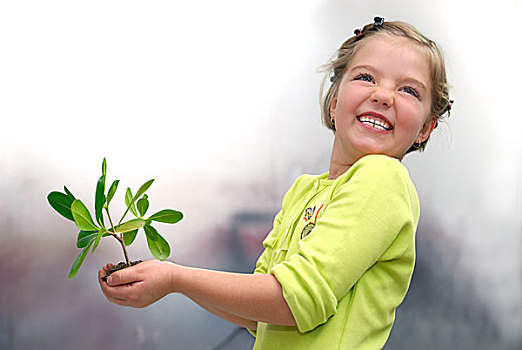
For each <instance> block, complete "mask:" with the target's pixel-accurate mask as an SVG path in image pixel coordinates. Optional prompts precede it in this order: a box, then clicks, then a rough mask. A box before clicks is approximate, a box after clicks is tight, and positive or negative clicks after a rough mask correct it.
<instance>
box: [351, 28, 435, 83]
mask: <svg viewBox="0 0 522 350" xmlns="http://www.w3.org/2000/svg"><path fill="white" fill-rule="evenodd" d="M359 65H364V66H370V67H373V68H375V69H376V70H379V71H383V72H384V73H387V74H394V75H397V76H398V77H400V78H413V79H416V80H419V81H422V82H424V83H425V84H426V86H428V85H431V84H430V82H431V81H430V80H431V79H430V76H431V74H430V73H431V69H430V60H429V55H428V54H427V52H426V50H424V49H423V48H422V47H421V46H420V45H419V44H417V43H415V42H414V41H413V40H411V39H408V38H403V37H397V36H392V35H387V34H381V35H375V36H372V37H369V38H367V39H366V40H364V42H362V43H361V46H360V47H359V48H358V50H357V52H356V53H355V55H354V56H353V57H352V59H351V60H350V63H349V65H348V67H347V69H348V70H350V69H351V68H353V67H355V66H359Z"/></svg>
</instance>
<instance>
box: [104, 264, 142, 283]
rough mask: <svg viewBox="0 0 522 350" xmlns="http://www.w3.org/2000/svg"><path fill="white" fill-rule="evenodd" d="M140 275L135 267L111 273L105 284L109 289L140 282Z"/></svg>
mask: <svg viewBox="0 0 522 350" xmlns="http://www.w3.org/2000/svg"><path fill="white" fill-rule="evenodd" d="M140 281H141V278H140V274H139V273H138V270H137V269H136V268H135V267H128V268H126V269H123V270H119V271H117V272H114V273H112V274H111V275H110V276H109V278H107V284H108V285H109V286H111V287H115V286H122V285H125V284H129V283H135V282H140Z"/></svg>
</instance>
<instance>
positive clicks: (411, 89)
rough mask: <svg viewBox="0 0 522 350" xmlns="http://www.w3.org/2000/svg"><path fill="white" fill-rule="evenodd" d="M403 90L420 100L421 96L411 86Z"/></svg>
mask: <svg viewBox="0 0 522 350" xmlns="http://www.w3.org/2000/svg"><path fill="white" fill-rule="evenodd" d="M401 90H402V91H404V92H405V93H407V94H410V95H412V96H414V97H416V98H420V95H419V93H418V92H417V90H415V88H412V87H411V86H404V87H402V88H401Z"/></svg>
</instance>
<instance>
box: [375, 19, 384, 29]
mask: <svg viewBox="0 0 522 350" xmlns="http://www.w3.org/2000/svg"><path fill="white" fill-rule="evenodd" d="M373 21H374V22H373V29H374V30H377V28H380V27H382V24H383V23H384V18H383V17H374V18H373Z"/></svg>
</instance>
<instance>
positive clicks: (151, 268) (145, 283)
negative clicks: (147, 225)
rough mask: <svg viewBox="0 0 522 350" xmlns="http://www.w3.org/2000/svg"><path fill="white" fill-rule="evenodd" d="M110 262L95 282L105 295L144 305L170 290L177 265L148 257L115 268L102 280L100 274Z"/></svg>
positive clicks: (117, 302)
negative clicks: (128, 265)
mask: <svg viewBox="0 0 522 350" xmlns="http://www.w3.org/2000/svg"><path fill="white" fill-rule="evenodd" d="M108 268H110V265H106V266H104V268H103V270H100V271H99V272H98V282H99V283H100V287H101V290H102V292H103V294H104V295H105V297H106V298H107V299H108V300H109V301H111V302H113V303H115V304H118V305H122V306H132V307H136V308H143V307H146V306H149V305H150V304H152V303H154V302H156V301H158V300H159V299H161V298H163V297H164V296H165V295H167V294H169V293H171V292H172V290H171V289H172V275H173V273H174V270H175V268H176V265H175V264H173V263H170V262H166V261H159V260H149V261H145V262H142V263H140V264H138V265H135V266H133V267H129V268H126V269H123V270H120V271H117V272H115V273H113V274H111V276H110V277H109V278H108V279H107V282H103V281H102V280H101V277H102V276H104V275H105V270H107V269H108Z"/></svg>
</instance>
